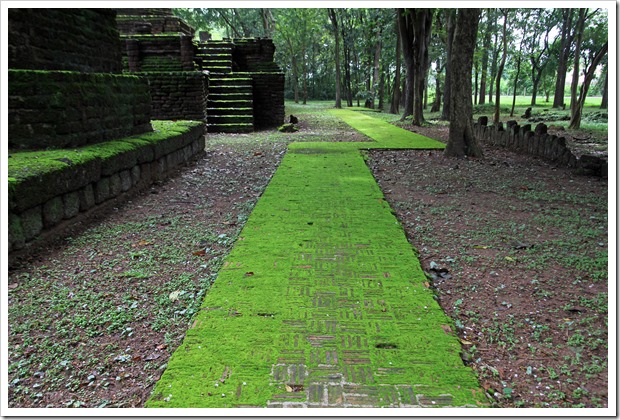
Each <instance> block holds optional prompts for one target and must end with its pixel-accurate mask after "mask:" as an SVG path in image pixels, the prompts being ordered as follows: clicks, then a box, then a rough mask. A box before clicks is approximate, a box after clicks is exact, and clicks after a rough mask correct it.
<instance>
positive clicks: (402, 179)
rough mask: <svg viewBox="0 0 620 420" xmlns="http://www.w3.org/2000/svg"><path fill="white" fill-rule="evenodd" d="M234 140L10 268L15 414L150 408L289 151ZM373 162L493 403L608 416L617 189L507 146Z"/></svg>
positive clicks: (439, 133) (436, 131)
mask: <svg viewBox="0 0 620 420" xmlns="http://www.w3.org/2000/svg"><path fill="white" fill-rule="evenodd" d="M300 118H301V119H303V115H300ZM311 129H312V130H315V131H314V132H313V134H314V133H318V134H320V132H319V131H320V130H319V129H318V128H317V127H310V126H304V125H302V130H301V131H300V132H299V133H301V135H303V134H304V133H303V132H304V131H307V130H311ZM416 131H419V132H422V134H425V135H427V136H429V137H433V138H436V139H438V140H442V139H445V138H446V137H447V129H446V128H442V127H437V128H423V129H421V128H416ZM299 133H295V134H291V135H290V139H291V140H295V136H296V135H297V134H299ZM352 135H353V133H352V132H347V133H343V136H342V137H341V138H346V137H347V136H352ZM267 137H268V135H267ZM230 138H232V137H231V136H223V135H215V136H210V137H209V140H208V147H207V152H206V155H205V156H203V157H201V158H199V159H198V160H197V161H196V162H195V163H194V164H192V165H190V166H189V167H186V168H183V169H182V170H180V171H179V172H178V173H177V174H176V176H174V177H172V178H171V179H169V180H167V181H166V182H162V183H158V184H157V185H154V186H153V187H152V188H150V189H149V190H147V191H145V192H144V193H142V194H140V195H138V196H136V197H134V198H133V199H132V200H131V201H130V202H127V203H125V204H123V205H119V206H118V207H116V208H114V209H112V211H111V212H110V213H109V214H107V215H105V216H104V217H101V218H97V219H94V220H90V221H88V220H85V221H83V223H82V224H81V226H80V228H79V229H78V230H76V231H75V232H74V234H73V236H71V237H69V238H65V239H62V240H60V241H57V242H55V243H51V244H48V246H47V247H46V248H45V249H44V250H41V251H38V252H37V253H36V254H34V255H31V256H29V257H22V258H20V259H17V260H15V261H13V263H12V266H11V267H10V270H9V296H8V309H9V318H8V321H9V349H8V354H9V370H8V377H9V406H10V407H141V406H143V404H144V401H145V400H146V398H148V395H149V393H150V392H151V390H152V387H153V385H154V383H155V382H156V381H157V379H158V378H159V376H160V375H161V373H162V371H163V369H164V368H165V366H166V362H167V360H168V358H169V357H170V354H171V353H172V351H173V350H174V349H175V348H176V347H177V346H178V345H179V344H180V342H181V340H182V338H183V335H184V333H185V331H186V329H187V327H188V324H189V323H190V320H191V317H192V315H193V314H194V313H195V312H196V311H197V310H198V309H197V308H198V306H199V304H200V301H201V300H202V297H203V296H204V294H205V293H208V289H209V287H210V285H211V284H212V283H213V282H214V281H216V277H217V270H218V269H219V267H220V266H221V263H222V260H223V258H224V257H225V255H226V254H227V252H228V251H229V250H230V249H231V247H232V246H233V244H234V240H235V239H236V237H237V236H238V234H239V232H240V230H241V228H242V226H243V223H244V221H245V220H246V219H247V217H248V215H249V213H250V212H251V210H252V208H253V205H254V203H255V202H256V200H257V199H258V198H259V197H260V194H261V193H262V191H263V189H264V188H265V186H266V185H267V184H268V182H269V180H270V178H271V176H272V175H273V173H274V172H275V169H276V168H277V165H278V163H279V161H280V159H281V157H282V155H283V153H284V152H285V150H286V142H284V141H282V142H275V143H274V142H269V141H260V142H254V141H251V139H250V141H245V140H244V139H243V138H239V139H238V141H235V142H230V141H229V139H230ZM369 166H370V167H371V169H372V171H373V173H374V174H375V177H376V178H377V181H378V182H379V184H380V185H381V187H382V189H383V191H384V194H385V196H386V198H387V199H388V201H389V202H390V204H391V206H392V209H393V211H394V213H395V214H396V216H397V217H398V218H399V219H400V221H401V222H402V224H403V227H404V229H405V231H406V233H407V236H408V237H409V239H410V242H411V243H412V245H413V246H414V247H415V248H416V249H417V250H418V252H419V257H420V261H421V263H422V266H423V268H424V269H425V271H426V272H427V274H428V278H429V284H430V285H431V286H432V287H433V288H434V289H435V291H436V294H437V299H438V300H439V302H440V304H441V305H442V307H443V308H444V309H445V310H446V312H447V313H448V315H449V316H451V317H452V318H453V319H454V320H455V327H456V329H457V331H458V334H459V336H460V338H461V342H462V343H463V349H464V350H463V353H462V358H463V360H464V363H467V364H469V365H470V366H471V367H472V368H473V369H475V370H476V372H477V373H478V376H479V378H480V382H481V385H482V386H483V387H484V388H485V389H486V390H487V392H488V394H489V397H490V399H491V400H492V401H494V404H496V405H497V406H498V407H515V406H516V407H549V406H552V407H553V406H558V407H605V406H607V398H608V394H607V386H608V376H607V353H608V340H607V328H608V319H607V305H608V295H607V246H608V242H607V181H606V180H604V179H599V178H594V177H586V176H579V175H575V174H574V173H572V172H571V171H569V170H567V169H562V168H556V167H554V166H553V165H549V164H547V163H544V162H542V161H540V160H534V159H530V158H528V157H525V156H520V155H516V154H513V153H511V152H507V151H504V150H485V158H484V159H481V160H473V159H463V160H454V159H447V158H444V157H443V155H442V154H441V152H428V151H372V152H370V153H369Z"/></svg>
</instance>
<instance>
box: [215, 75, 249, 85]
mask: <svg viewBox="0 0 620 420" xmlns="http://www.w3.org/2000/svg"><path fill="white" fill-rule="evenodd" d="M209 86H252V79H251V78H249V77H237V75H236V73H235V74H230V75H227V76H226V77H219V76H214V77H210V78H209Z"/></svg>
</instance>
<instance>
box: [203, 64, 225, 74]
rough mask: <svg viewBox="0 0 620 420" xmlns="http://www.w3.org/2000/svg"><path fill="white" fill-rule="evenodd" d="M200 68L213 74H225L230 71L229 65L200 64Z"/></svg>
mask: <svg viewBox="0 0 620 420" xmlns="http://www.w3.org/2000/svg"><path fill="white" fill-rule="evenodd" d="M202 70H207V71H208V72H210V73H213V74H226V73H232V68H231V67H222V66H210V67H209V66H202Z"/></svg>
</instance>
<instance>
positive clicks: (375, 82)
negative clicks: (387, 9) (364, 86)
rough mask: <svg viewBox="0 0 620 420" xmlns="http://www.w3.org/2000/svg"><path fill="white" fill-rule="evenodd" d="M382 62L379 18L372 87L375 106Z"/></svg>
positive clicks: (373, 105)
mask: <svg viewBox="0 0 620 420" xmlns="http://www.w3.org/2000/svg"><path fill="white" fill-rule="evenodd" d="M380 64H381V27H380V26H379V19H377V43H376V44H375V57H374V63H373V69H374V71H373V74H372V88H371V91H370V92H371V96H372V98H371V99H372V106H371V108H373V109H374V107H375V96H376V95H377V88H378V87H379V86H378V85H379V67H380Z"/></svg>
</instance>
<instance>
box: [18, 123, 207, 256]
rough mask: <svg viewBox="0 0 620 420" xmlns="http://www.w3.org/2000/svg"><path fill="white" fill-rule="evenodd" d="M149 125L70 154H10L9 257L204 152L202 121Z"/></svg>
mask: <svg viewBox="0 0 620 420" xmlns="http://www.w3.org/2000/svg"><path fill="white" fill-rule="evenodd" d="M153 126H154V128H155V131H153V132H151V133H146V134H141V135H136V136H131V137H126V138H121V139H118V140H115V141H109V142H105V143H100V144H96V145H90V146H85V147H81V148H76V149H63V150H51V151H30V152H16V153H11V154H10V156H9V158H8V166H9V171H8V175H9V177H8V184H9V185H8V186H9V206H8V207H9V230H8V232H9V235H8V236H9V252H12V251H15V250H19V249H22V248H25V247H27V244H28V243H31V242H33V241H35V242H36V241H37V239H39V238H41V237H42V236H44V235H48V236H51V235H57V234H58V233H59V230H61V229H62V228H63V221H66V220H68V219H73V218H74V217H77V216H79V215H80V214H84V213H87V212H89V211H92V210H96V209H100V208H102V206H104V205H105V204H106V203H107V202H110V200H113V199H115V198H117V197H120V196H121V195H123V194H128V193H131V192H132V191H135V190H136V189H138V188H140V187H143V186H147V185H150V184H151V183H152V182H153V181H155V180H159V179H163V178H164V177H165V176H166V175H167V174H168V173H169V172H170V171H171V170H173V169H174V168H176V167H178V166H179V165H181V164H183V163H185V162H188V161H189V160H191V159H192V158H193V157H194V156H196V155H198V154H199V153H201V152H202V151H203V150H204V147H205V137H204V132H205V124H204V123H203V122H200V121H179V122H172V121H154V122H153ZM64 227H66V226H64Z"/></svg>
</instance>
